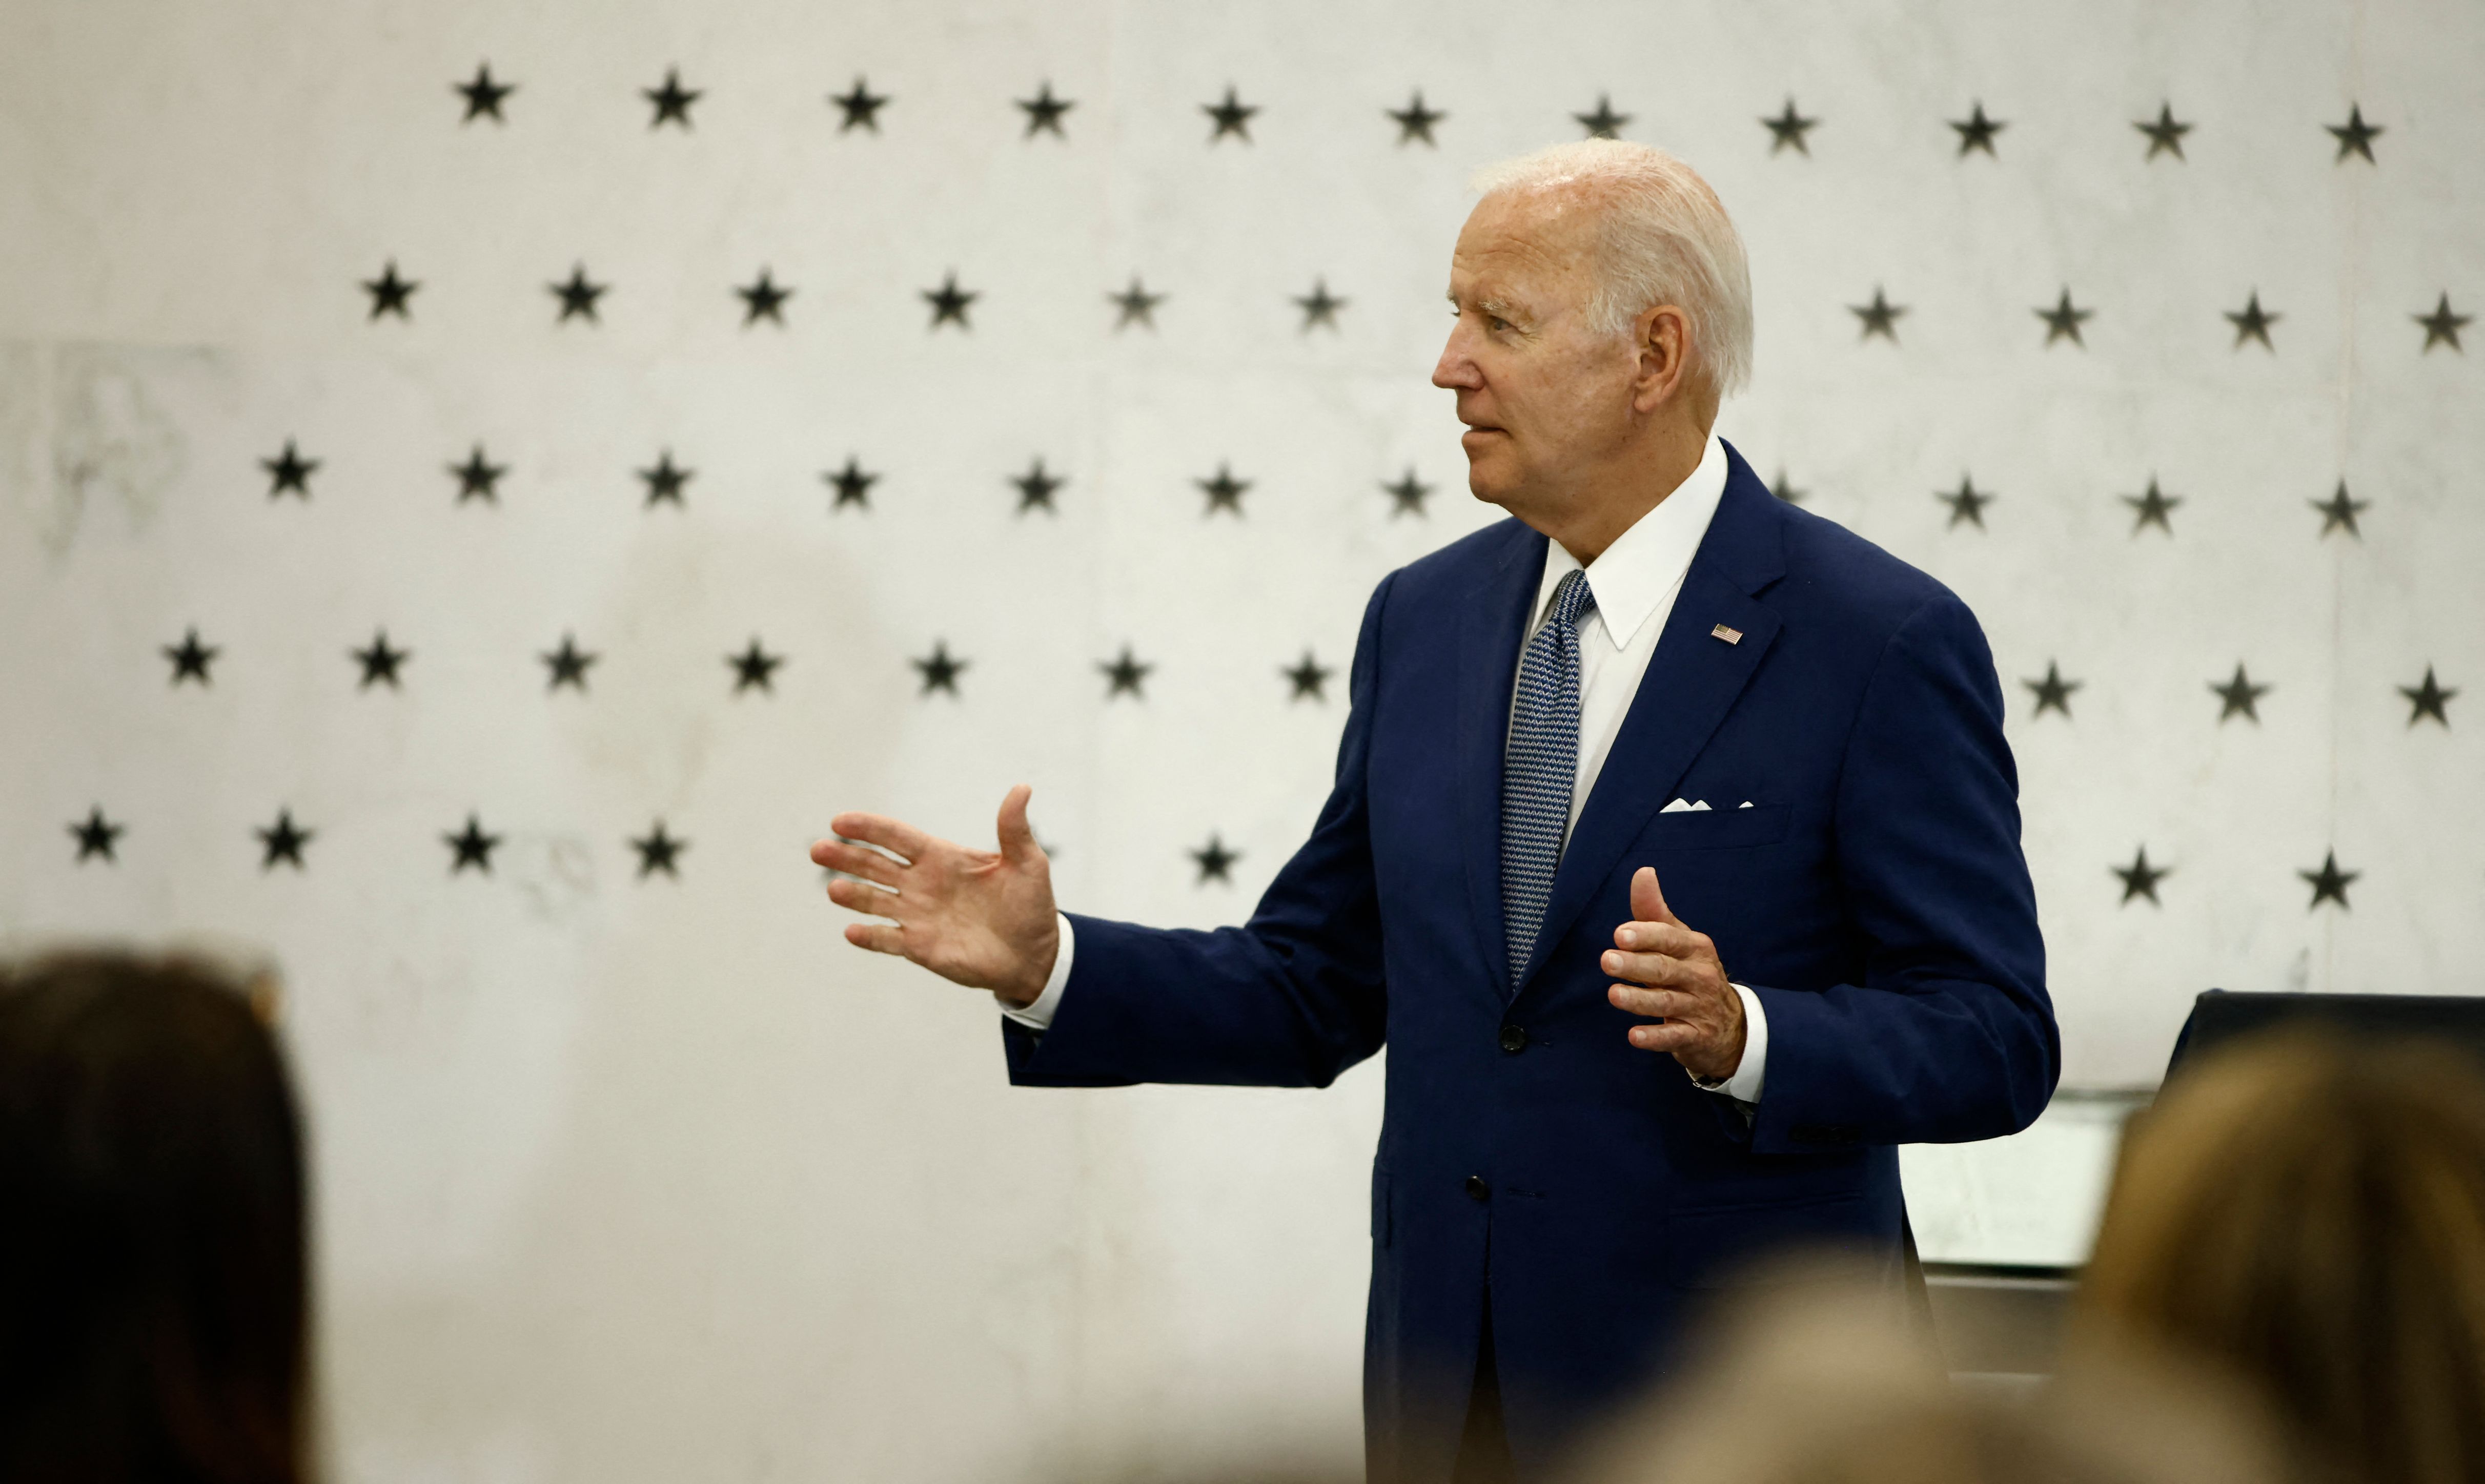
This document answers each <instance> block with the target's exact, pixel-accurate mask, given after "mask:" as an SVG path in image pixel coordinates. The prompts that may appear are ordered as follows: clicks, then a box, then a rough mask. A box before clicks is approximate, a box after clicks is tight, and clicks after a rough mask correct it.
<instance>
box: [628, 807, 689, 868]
mask: <svg viewBox="0 0 2485 1484" xmlns="http://www.w3.org/2000/svg"><path fill="white" fill-rule="evenodd" d="M630 848H631V849H632V850H637V851H638V852H639V879H640V880H642V881H643V880H645V879H646V878H647V877H651V876H654V875H655V874H656V873H657V872H659V871H661V872H663V873H664V874H665V875H667V876H669V877H672V878H673V879H675V880H680V879H681V875H682V874H681V873H680V872H679V871H677V870H675V869H674V868H673V862H674V861H675V860H677V859H678V858H679V857H680V855H681V853H682V851H684V850H689V849H690V848H691V843H690V842H689V841H687V840H680V839H676V838H674V837H673V836H671V835H669V834H666V833H665V822H664V821H662V820H658V821H657V822H656V825H655V827H654V828H653V829H650V830H649V831H647V833H646V835H645V836H644V837H642V838H638V839H633V840H632V841H631V842H630Z"/></svg>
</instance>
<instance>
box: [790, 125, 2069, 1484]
mask: <svg viewBox="0 0 2485 1484" xmlns="http://www.w3.org/2000/svg"><path fill="white" fill-rule="evenodd" d="M1481 183H1482V185H1483V187H1484V196H1483V200H1482V202H1480V203H1479V204H1478V205H1477V206H1476V208H1475V211H1474V213H1473V215H1471V216H1470V217H1469V218H1468V219H1467V223H1466V227H1465V229H1463V230H1462V231H1461V233H1460V235H1459V241H1458V246H1457V249H1456V251H1455V252H1454V253H1453V255H1452V256H1451V259H1450V303H1451V307H1452V309H1453V310H1455V311H1456V315H1457V320H1456V323H1455V325H1454V326H1453V328H1452V330H1451V332H1450V337H1449V343H1448V345H1447V346H1446V347H1445V348H1444V349H1443V351H1442V353H1441V359H1440V363H1439V364H1438V365H1437V366H1435V367H1434V372H1433V382H1434V385H1435V386H1438V387H1442V388H1445V389H1447V390H1449V391H1453V392H1455V393H1456V394H1457V396H1458V413H1459V418H1460V420H1461V421H1462V422H1464V423H1465V424H1466V425H1467V432H1466V433H1465V435H1464V437H1463V439H1462V442H1463V444H1464V445H1465V449H1466V455H1467V462H1468V482H1469V485H1470V487H1471V488H1472V489H1473V490H1474V492H1475V494H1476V497H1477V498H1478V499H1485V500H1489V501H1491V502H1492V503H1494V504H1497V505H1500V506H1501V507H1502V508H1504V509H1506V510H1508V511H1509V512H1510V514H1511V515H1512V516H1513V517H1514V519H1511V520H1507V521H1503V522H1501V523H1500V524H1498V525H1495V526H1489V527H1488V528H1486V529H1484V530H1482V531H1479V532H1477V533H1476V534H1474V535H1472V536H1469V537H1467V538H1465V539H1463V540H1461V541H1459V542H1456V543H1454V544H1453V545H1451V546H1449V547H1448V548H1446V549H1444V550H1442V551H1440V552H1436V553H1434V554H1432V555H1431V556H1428V557H1425V558H1424V559H1423V560H1421V561H1418V562H1415V563H1413V564H1411V565H1409V566H1406V567H1405V568H1402V569H1400V570H1399V571H1397V572H1394V573H1391V574H1390V575H1389V576H1388V577H1387V578H1386V579H1385V580H1382V581H1381V583H1380V586H1379V589H1378V590H1377V591H1376V592H1374V594H1373V595H1372V600H1371V603H1370V605H1369V607H1367V608H1366V609H1365V611H1364V617H1363V629H1362V634H1361V636H1360V638H1359V639H1358V640H1357V642H1356V647H1355V655H1354V665H1353V671H1352V712H1351V714H1350V715H1349V716H1348V718H1347V723H1346V735H1345V739H1344V741H1343V742H1342V743H1341V744H1340V747H1339V752H1338V762H1337V781H1336V787H1335V791H1334V792H1333V793H1332V794H1331V795H1330V796H1329V800H1328V803H1327V805H1326V807H1325V808H1324V810H1323V811H1322V813H1321V817H1320V821H1319V823H1318V824H1317V825H1316V826H1315V827H1314V829H1313V831H1312V835H1311V838H1310V839H1309V840H1308V841H1307V842H1306V843H1305V844H1304V845H1303V847H1302V849H1301V850H1298V851H1297V852H1296V854H1295V856H1294V858H1293V859H1292V860H1291V861H1289V862H1287V864H1286V866H1285V869H1284V870H1282V871H1280V872H1279V873H1278V875H1277V877H1276V879H1275V880H1274V881H1273V882H1272V883H1271V884H1270V887H1269V891H1268V894H1267V895H1266V896H1265V897H1263V898H1262V899H1261V902H1260V904H1259V907H1258V909H1257V910H1256V911H1255V912H1254V913H1253V914H1252V917H1251V920H1250V921H1249V922H1248V923H1247V924H1245V925H1244V926H1242V927H1240V928H1226V929H1220V930H1218V931H1214V932H1195V931H1161V930H1155V929H1149V928H1141V927H1135V926H1133V925H1130V924H1126V923H1118V922H1108V921H1103V920H1100V919H1096V918H1089V917H1072V916H1064V915H1060V914H1058V913H1057V912H1056V911H1055V909H1054V906H1053V901H1052V893H1051V884H1050V878H1049V877H1048V874H1047V867H1046V862H1045V857H1044V853H1043V851H1042V850H1039V849H1038V848H1037V847H1036V845H1035V842H1034V839H1033V837H1032V836H1031V835H1030V833H1029V832H1028V829H1027V824H1026V798H1027V791H1026V790H1025V789H1024V787H1022V788H1019V789H1016V790H1013V791H1012V792H1011V794H1010V795H1009V797H1008V798H1007V799H1006V800H1005V801H1004V802H1003V804H1002V805H1001V812H1000V822H999V846H1000V849H999V850H998V852H997V853H993V852H987V851H981V850H966V849H963V848H961V847H959V846H956V845H952V844H950V843H948V842H946V841H942V840H937V839H934V838H932V837H930V836H928V835H925V834H924V833H923V832H921V831H920V830H916V829H914V828H912V827H910V826H907V825H905V824H902V823H897V822H895V821H891V820H887V819H883V818H879V817H876V816H871V815H862V814H849V815H842V816H840V817H838V818H837V819H836V820H835V821H834V822H833V826H834V828H835V829H836V831H837V833H838V834H839V835H841V836H844V837H846V838H847V840H851V841H861V842H866V843H868V844H870V845H873V846H879V847H883V848H885V849H886V850H888V851H892V852H894V854H895V855H896V856H897V857H900V859H899V860H892V859H891V858H890V857H889V856H888V855H887V854H883V853H880V852H878V851H874V850H864V849H861V848H860V847H859V846H856V845H852V844H846V843H841V842H839V841H823V842H821V843H820V844H819V845H817V846H815V847H813V850H812V858H813V859H814V860H816V861H818V862H819V863H821V864H822V865H825V866H830V867H833V868H834V869H836V870H838V871H841V872H846V873H850V874H851V875H852V876H853V877H856V878H857V879H853V880H846V879H840V880H837V881H835V882H833V884H832V885H831V886H830V888H829V894H830V896H831V897H832V898H833V900H834V901H835V902H837V903H838V904H841V905H844V906H848V907H852V908H855V909H857V910H859V911H862V912H867V913H872V914H875V915H877V916H879V917H882V918H887V919H889V920H890V921H887V922H879V923H868V924H866V923H857V924H853V925H850V926H848V927H847V929H846V930H845V931H846V935H847V937H848V938H849V939H850V940H851V941H853V942H854V943H856V944H858V945H860V946H861V947H864V948H868V949H875V950H878V951H880V952H883V953H890V954H902V955H904V956H905V957H907V958H911V959H913V960H915V962H917V963H919V964H922V965H924V966H925V967H927V968H929V969H932V970H933V971H935V972H936V973H939V974H942V975H943V976H945V977H947V978H949V979H951V980H954V981H956V982H958V983H960V984H963V985H972V986H975V987H978V988H985V989H989V990H991V991H992V992H993V993H994V994H995V995H996V996H997V997H998V998H999V1000H1000V1002H1001V1004H1002V1006H1003V1007H1004V1009H1005V1011H1006V1012H1007V1018H1006V1020H1005V1021H1004V1024H1003V1027H1002V1030H1003V1034H1004V1039H1005V1041H1006V1045H1007V1050H1008V1058H1009V1067H1010V1076H1011V1079H1012V1080H1013V1081H1014V1082H1017V1083H1020V1084H1023V1085H1035V1086H1055V1087H1060V1086H1080V1087H1093V1086H1100V1085H1109V1084H1116V1083H1126V1082H1133V1081H1158V1082H1193V1083H1254V1084H1277V1085H1291V1086H1299V1085H1323V1084H1325V1083H1327V1082H1328V1081H1329V1080H1330V1079H1332V1078H1334V1077H1335V1076H1336V1075H1337V1074H1338V1073H1339V1072H1340V1071H1342V1070H1344V1069H1345V1068H1346V1067H1348V1066H1352V1065H1353V1064H1354V1063H1356V1062H1358V1061H1360V1060H1362V1059H1363V1058H1365V1057H1368V1056H1370V1055H1372V1054H1373V1053H1374V1052H1375V1051H1377V1050H1379V1048H1380V1046H1381V1044H1382V1042H1383V1041H1384V1040H1385V1041H1386V1042H1387V1043H1388V1046H1389V1050H1390V1056H1389V1061H1388V1091H1387V1111H1386V1114H1385V1117H1384V1120H1383V1123H1382V1128H1381V1134H1380V1147H1379V1152H1378V1155H1377V1157H1376V1158H1375V1160H1374V1162H1373V1172H1372V1240H1373V1272H1372V1297H1371V1307H1370V1310H1369V1317H1368V1332H1367V1336H1366V1350H1365V1394H1364V1409H1365V1424H1366V1426H1365V1431H1366V1438H1367V1444H1368V1448H1369V1457H1370V1463H1371V1471H1372V1474H1373V1476H1374V1478H1376V1479H1378V1480H1393V1481H1394V1480H1405V1481H1409V1484H1411V1481H1418V1480H1441V1479H1447V1478H1457V1479H1484V1478H1493V1477H1505V1476H1510V1475H1512V1474H1513V1473H1514V1472H1515V1473H1516V1475H1517V1476H1522V1477H1525V1476H1541V1475H1542V1474H1543V1471H1545V1469H1546V1468H1547V1467H1548V1466H1549V1462H1550V1461H1551V1460H1552V1459H1553V1458H1554V1457H1555V1456H1556V1455H1557V1454H1558V1453H1559V1451H1560V1450H1561V1448H1562V1446H1563V1445H1564V1444H1566V1443H1567V1442H1569V1441H1570V1440H1571V1439H1573V1438H1575V1437H1576V1436H1577V1431H1578V1429H1579V1427H1580V1426H1581V1425H1582V1424H1583V1423H1584V1422H1586V1421H1588V1420H1590V1419H1592V1418H1593V1417H1594V1416H1595V1414H1596V1413H1597V1411H1598V1409H1599V1408H1600V1407H1602V1406H1603V1405H1605V1404H1607V1403H1609V1402H1611V1401H1612V1400H1614V1399H1615V1398H1616V1397H1617V1396H1618V1395H1620V1394H1621V1393H1622V1392H1624V1391H1625V1390H1627V1389H1629V1388H1631V1387H1632V1386H1634V1385H1636V1384H1638V1383H1640V1382H1642V1381H1643V1380H1644V1379H1645V1378H1647V1377H1648V1376H1649V1375H1650V1374H1651V1373H1652V1370H1654V1369H1656V1368H1657V1367H1659V1366H1660V1365H1661V1364H1663V1363H1667V1362H1668V1361H1669V1360H1670V1359H1671V1360H1674V1361H1678V1362H1679V1360H1680V1359H1681V1357H1679V1355H1677V1356H1671V1357H1670V1356H1669V1354H1668V1352H1669V1349H1670V1347H1671V1345H1672V1342H1673V1341H1674V1340H1675V1338H1676V1334H1677V1330H1678V1326H1679V1321H1680V1319H1681V1317H1682V1316H1683V1314H1684V1313H1685V1312H1686V1310H1688V1309H1691V1308H1693V1307H1694V1306H1695V1304H1696V1302H1697V1299H1698V1297H1699V1295H1700V1293H1701V1291H1702V1290H1703V1289H1707V1288H1713V1287H1715V1286H1716V1285H1718V1284H1719V1283H1720V1282H1729V1281H1731V1280H1732V1278H1733V1276H1734V1274H1735V1272H1736V1271H1737V1270H1739V1269H1740V1268H1742V1267H1743V1266H1744V1265H1746V1264H1747V1263H1748V1262H1749V1261H1750V1260H1751V1259H1753V1258H1755V1257H1756V1256H1759V1255H1762V1254H1764V1253H1766V1252H1768V1251H1770V1250H1772V1249H1775V1248H1779V1247H1784V1246H1789V1245H1794V1244H1807V1243H1818V1242H1831V1243H1838V1244H1842V1245H1844V1246H1847V1247H1850V1248H1852V1249H1855V1250H1857V1251H1860V1252H1862V1253H1864V1254H1866V1255H1869V1256H1871V1257H1875V1258H1877V1259H1879V1261H1880V1263H1881V1266H1882V1270H1883V1271H1884V1272H1885V1273H1886V1274H1887V1275H1888V1278H1889V1282H1890V1283H1891V1285H1892V1287H1893V1289H1894V1291H1895V1290H1896V1289H1897V1288H1898V1285H1899V1284H1900V1283H1901V1282H1902V1281H1903V1280H1902V1274H1903V1273H1904V1271H1905V1268H1906V1265H1907V1264H1908V1263H1909V1262H1911V1261H1912V1244H1911V1243H1910V1241H1909V1238H1908V1235H1907V1222H1906V1211H1905V1206H1904V1203H1903V1201H1901V1199H1900V1195H1899V1189H1898V1153H1897V1150H1896V1148H1895V1147H1894V1146H1896V1145H1898V1144H1901V1143H1908V1142H1916V1141H1954V1140H1966V1139H1985V1138H1991V1137H1993V1136H1996V1135H1999V1134H2006V1133H2010V1132H2012V1131H2014V1130H2017V1129H2019V1128H2022V1127H2024V1126H2026V1125H2027V1124H2028V1122H2029V1121H2030V1120H2033V1119H2034V1118H2035V1116H2036V1114H2037V1112H2038V1111H2039V1110H2040V1109H2042V1108H2043V1107H2044V1105H2045V1101H2046V1099H2047V1098H2048V1097H2049V1096H2050V1095H2051V1094H2052V1091H2053V1086H2054V1078H2055V1074H2056V1068H2057V1064H2058V1061H2059V1043H2058V1040H2057V1038H2056V1034H2055V1028H2054V1021H2053V1012H2052V1007H2051V1004H2050V1002H2049V1001H2048V1000H2047V998H2046V994H2045V989H2044V949H2043V944H2042V942H2041V940H2040V939H2039V937H2038V935H2037V930H2036V914H2035V903H2034V893H2033V890H2032V888H2031V886H2030V884H2029V879H2028V871H2027V865H2026V862H2025V861H2024V860H2023V858H2022V857H2021V854H2020V850H2019V820H2018V802H2017V782H2016V776H2015V772H2014V769H2013V766H2012V763H2011V758H2010V751H2009V748H2008V746H2007V743H2006V742H2004V740H2003V735H2002V697H2001V688H2000V686H1999V683H1998V682H1997V680H1996V679H1995V675H1994V669H1993V662H1992V659H1991V656H1990V655H1989V653H1988V652H1987V650H1986V648H1985V644H1984V639H1983V635H1982V634H1981V632H1980V630H1979V629H1978V627H1977V623H1976V619H1975V618H1974V616H1973V615H1972V614H1970V613H1969V611H1968V609H1967V607H1966V606H1965V605H1964V604H1962V603H1961V602H1959V600H1958V599H1957V598H1956V597H1955V596H1953V594H1952V593H1951V592H1949V591H1948V590H1947V589H1946V588H1944V587H1943V586H1942V585H1941V584H1940V583H1938V582H1936V581H1934V580H1932V579H1930V578H1928V577H1926V576H1925V575H1924V574H1923V573H1921V572H1918V571H1916V570H1915V569H1913V568H1911V567H1909V566H1907V565H1906V564H1904V563H1903V562H1900V561H1898V560H1897V559H1896V558H1894V557H1892V556H1890V555H1889V554H1888V553H1884V552H1882V551H1880V550H1879V549H1877V548H1875V547H1873V546H1871V544H1870V543H1868V542H1865V541H1863V540H1860V539H1858V538H1857V537H1855V536H1853V535H1851V534H1849V533H1848V532H1846V531H1845V530H1843V529H1842V528H1841V527H1839V526H1834V525H1831V524H1830V523H1828V522H1826V521H1823V520H1820V519H1817V518H1816V517H1813V516H1810V515H1807V514H1805V513H1803V512H1802V511H1800V510H1797V509H1794V508H1792V507H1791V506H1789V505H1785V504H1782V503H1780V502H1779V501H1778V500H1776V499H1772V498H1770V495H1769V493H1768V491H1767V490H1766V489H1765V488H1764V487H1763V486H1762V485H1761V482H1760V480H1759V479H1758V478H1757V477H1755V476H1754V474H1753V473H1752V471H1751V469H1750V467H1749V466H1748V465H1746V464H1745V463H1744V461H1743V459H1742V458H1741V456H1739V455H1738V454H1736V453H1735V452H1734V449H1733V448H1731V447H1729V446H1727V445H1725V444H1723V443H1721V442H1719V441H1718V440H1717V439H1716V438H1715V437H1714V436H1713V435H1712V433H1711V431H1710V428H1711V425H1712V424H1713V423H1714V422H1715V420H1716V416H1717V407H1718V402H1719V399H1720V398H1721V397H1722V396H1724V395H1725V394H1726V393H1727V392H1730V391H1734V390H1735V388H1737V387H1738V386H1739V385H1740V384H1741V383H1742V382H1743V381H1744V380H1745V378H1746V376H1747V374H1748V369H1749V365H1750V361H1751V291H1750V286H1749V279H1748V276H1747V273H1746V271H1745V267H1744V259H1743V249H1742V244H1741V241H1740V239H1739V238H1738V237H1737V236H1736V234H1735V231H1734V226H1733V224H1732V223H1731V222H1730V221H1729V220H1728V219H1727V217H1726V213H1725V208H1724V207H1723V206H1722V205H1721V204H1719V202H1718V201H1717V198H1716V196H1715V195H1714V194H1713V193H1712V192H1711V191H1710V190H1709V189H1708V187H1707V183H1706V182H1704V181H1703V180H1701V178H1700V177H1699V176H1698V175H1696V174H1694V173H1693V172H1692V171H1691V170H1690V168H1689V167H1688V166H1686V165H1684V164H1683V163H1682V162H1681V161H1679V160H1678V159H1675V158H1674V157H1673V156H1671V155H1669V154H1666V153H1665V152H1664V151H1662V150H1658V149H1653V148H1647V147H1645V146H1639V145H1630V144H1623V143H1617V142H1612V141H1592V142H1588V143H1584V144H1576V145H1570V146H1565V147H1562V148H1554V149H1548V150H1545V151H1543V152H1542V153H1540V154H1536V155H1532V156H1529V157H1527V158H1525V159H1521V160H1518V161H1516V162H1513V163H1511V164H1509V165H1506V166H1503V167H1501V168H1499V169H1496V170H1493V171H1490V172H1488V173H1487V174H1486V175H1485V176H1484V177H1483V179H1482V182H1481ZM1660 879H1661V880H1662V883H1663V884H1662V886H1661V887H1660V884H1659V883H1660ZM892 892H893V893H894V894H892ZM1686 1074H1687V1075H1686Z"/></svg>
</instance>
